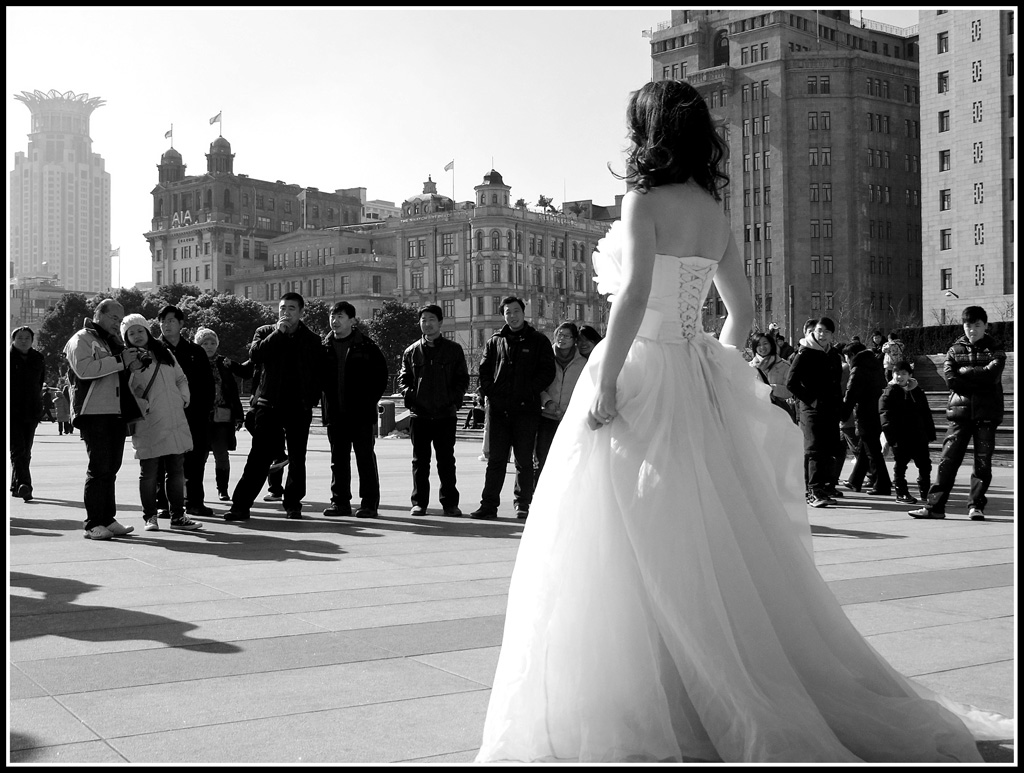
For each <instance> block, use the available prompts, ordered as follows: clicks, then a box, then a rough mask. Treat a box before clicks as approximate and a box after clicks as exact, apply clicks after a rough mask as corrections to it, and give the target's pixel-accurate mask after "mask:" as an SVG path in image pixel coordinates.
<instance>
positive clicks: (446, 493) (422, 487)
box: [359, 416, 459, 508]
mask: <svg viewBox="0 0 1024 773" xmlns="http://www.w3.org/2000/svg"><path fill="white" fill-rule="evenodd" d="M458 422H459V420H458V417H456V416H438V417H434V418H428V417H423V416H413V417H412V418H411V419H410V420H409V439H410V440H411V441H412V503H413V505H419V506H420V507H426V506H427V505H428V504H429V503H430V449H431V446H433V449H434V453H435V454H436V455H437V477H438V478H439V479H440V481H441V490H440V494H439V497H438V498H439V500H440V502H441V507H445V508H448V507H458V506H459V489H458V487H457V486H456V482H455V429H456V427H457V426H458ZM362 477H363V476H362V473H360V474H359V479H360V481H362Z"/></svg>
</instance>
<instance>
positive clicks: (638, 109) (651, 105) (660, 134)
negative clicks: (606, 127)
mask: <svg viewBox="0 0 1024 773" xmlns="http://www.w3.org/2000/svg"><path fill="white" fill-rule="evenodd" d="M626 126H627V128H628V130H629V133H628V137H629V140H630V142H631V143H632V144H631V147H630V149H629V152H628V154H627V156H626V169H627V173H626V174H625V175H624V176H623V175H620V174H616V173H615V172H614V171H613V172H612V174H614V175H615V176H616V177H618V178H619V179H620V180H625V181H626V182H627V183H629V184H630V185H632V186H633V189H634V190H636V191H639V192H640V193H647V191H649V190H650V189H651V188H655V187H657V186H659V185H671V184H672V183H684V182H687V181H688V180H693V181H694V182H696V183H697V184H698V185H700V186H701V187H702V188H704V189H705V190H706V191H707V192H708V193H710V194H711V195H712V196H714V197H715V200H716V201H721V198H722V197H721V194H720V191H721V190H722V189H723V188H725V186H726V185H728V184H729V176H728V175H727V174H726V173H725V172H723V171H722V170H721V168H720V166H721V165H722V160H723V159H724V158H725V155H726V152H727V150H728V148H727V147H726V144H725V142H723V141H722V138H721V137H719V136H718V133H717V132H716V131H715V123H714V119H712V117H711V113H710V111H709V110H708V106H707V103H706V102H705V101H704V98H703V97H702V96H701V95H700V94H699V93H698V91H697V89H695V88H694V87H693V86H691V85H690V84H689V83H687V82H686V81H673V80H664V81H657V82H654V83H647V84H645V85H644V86H643V87H642V88H640V89H639V90H638V91H635V92H633V95H632V96H631V97H630V99H629V106H628V107H627V108H626Z"/></svg>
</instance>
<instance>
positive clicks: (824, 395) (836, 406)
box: [786, 317, 843, 507]
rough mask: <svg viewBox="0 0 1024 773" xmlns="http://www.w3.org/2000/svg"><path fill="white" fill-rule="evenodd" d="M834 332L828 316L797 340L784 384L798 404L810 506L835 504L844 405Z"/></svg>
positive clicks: (840, 364)
mask: <svg viewBox="0 0 1024 773" xmlns="http://www.w3.org/2000/svg"><path fill="white" fill-rule="evenodd" d="M835 329H836V327H835V323H834V322H833V321H832V320H831V319H829V318H828V317H822V318H821V319H819V320H817V321H816V322H815V323H814V328H813V329H812V330H811V331H810V332H809V333H807V335H806V337H805V338H803V339H801V341H800V350H799V351H798V352H797V354H796V357H794V358H793V365H792V367H791V368H790V369H789V378H788V380H787V381H786V386H787V387H788V388H789V391H790V392H792V393H793V396H794V397H795V398H796V399H797V400H799V401H800V429H801V430H802V431H803V433H804V456H805V457H806V459H807V485H808V487H809V488H810V498H809V499H808V504H810V505H811V507H827V506H828V505H834V504H837V502H836V500H835V499H833V498H832V497H831V496H830V491H829V488H830V487H831V485H832V483H833V481H834V475H833V473H834V468H835V460H836V457H837V456H838V451H839V448H838V446H839V443H840V438H841V435H840V433H839V415H840V413H841V410H842V404H843V396H842V393H841V392H840V388H839V384H840V381H841V379H842V373H843V365H842V362H841V361H840V359H839V354H838V353H837V352H836V351H835V349H833V347H832V336H833V335H834V334H835Z"/></svg>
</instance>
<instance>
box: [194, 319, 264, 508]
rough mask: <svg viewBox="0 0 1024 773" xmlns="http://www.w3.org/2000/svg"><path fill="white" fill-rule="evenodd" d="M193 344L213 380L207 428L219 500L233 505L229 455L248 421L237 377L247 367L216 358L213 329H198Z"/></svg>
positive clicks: (218, 340) (242, 373) (218, 343)
mask: <svg viewBox="0 0 1024 773" xmlns="http://www.w3.org/2000/svg"><path fill="white" fill-rule="evenodd" d="M192 340H193V342H194V343H196V344H198V345H199V346H201V347H202V349H203V351H204V352H206V357H207V362H208V363H209V366H210V373H211V375H212V376H213V408H212V409H211V411H210V421H209V424H208V429H209V439H210V450H211V451H212V452H213V462H214V472H215V473H216V476H217V498H218V499H220V501H222V502H230V501H231V495H230V494H229V493H228V479H229V478H230V476H231V460H230V457H229V456H228V452H230V451H234V450H235V449H236V448H237V447H238V442H237V440H236V438H235V432H237V430H238V428H239V427H240V426H241V424H242V420H243V419H244V418H245V411H243V410H242V401H241V399H240V398H239V395H238V383H237V382H236V381H235V376H236V375H238V376H244V375H245V367H244V366H240V365H238V364H237V363H235V362H232V361H231V360H228V359H225V358H224V357H221V356H220V355H219V354H217V349H218V347H219V346H220V339H219V338H218V337H217V334H216V333H215V332H214V331H212V330H210V328H208V327H201V328H199V329H198V330H197V331H196V334H195V336H194V337H193V339H192ZM250 375H251V374H250Z"/></svg>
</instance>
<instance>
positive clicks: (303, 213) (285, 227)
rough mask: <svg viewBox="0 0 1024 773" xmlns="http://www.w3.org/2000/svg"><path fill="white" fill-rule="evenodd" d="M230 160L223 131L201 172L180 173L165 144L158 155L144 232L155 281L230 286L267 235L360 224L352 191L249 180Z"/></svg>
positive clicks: (262, 261)
mask: <svg viewBox="0 0 1024 773" xmlns="http://www.w3.org/2000/svg"><path fill="white" fill-rule="evenodd" d="M234 158H235V156H234V154H233V153H232V152H231V143H229V142H228V141H227V140H226V139H224V137H218V138H217V139H215V140H214V141H213V142H212V143H211V144H210V152H209V153H207V154H206V173H205V174H202V175H194V176H187V175H186V174H185V166H186V165H185V164H184V162H183V160H182V157H181V154H180V153H179V152H178V151H176V150H175V149H174V148H173V147H172V148H170V149H169V150H167V151H166V152H165V153H164V154H163V155H162V156H161V157H160V163H159V164H158V165H157V170H158V173H159V178H158V182H157V185H156V187H155V188H154V189H153V191H152V194H153V220H152V223H151V226H152V227H151V229H150V230H149V231H148V232H146V234H145V237H146V239H147V240H148V241H149V245H150V255H151V258H152V261H153V273H152V276H153V282H154V284H156V285H157V286H159V285H165V284H176V283H179V282H180V283H182V284H188V285H193V286H195V287H198V288H199V289H201V290H226V289H230V288H232V287H233V286H234V284H235V278H234V275H235V273H236V272H239V271H245V272H251V270H252V269H254V268H261V267H265V266H266V265H267V262H268V259H269V255H270V251H269V246H268V244H269V242H270V240H272V239H274V238H275V237H278V236H281V235H283V234H288V233H291V232H293V231H295V230H297V229H303V230H316V229H322V228H330V227H333V226H339V225H346V224H355V223H359V222H360V209H361V202H360V199H359V190H360V189H358V188H353V189H341V190H336V191H335V192H334V193H324V192H322V191H320V190H319V189H317V188H303V187H301V186H299V185H290V184H288V183H285V182H283V181H282V180H277V181H276V182H269V181H267V180H257V179H253V178H250V177H249V176H248V175H246V174H236V173H235V171H234Z"/></svg>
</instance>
